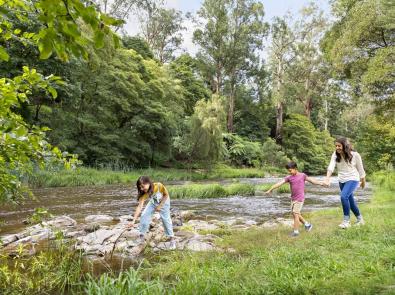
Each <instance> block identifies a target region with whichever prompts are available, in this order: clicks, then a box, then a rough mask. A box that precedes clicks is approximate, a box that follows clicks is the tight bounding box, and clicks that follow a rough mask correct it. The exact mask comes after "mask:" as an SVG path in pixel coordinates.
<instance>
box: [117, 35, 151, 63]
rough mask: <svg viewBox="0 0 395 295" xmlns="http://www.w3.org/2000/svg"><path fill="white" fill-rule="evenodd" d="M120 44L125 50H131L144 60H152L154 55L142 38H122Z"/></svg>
mask: <svg viewBox="0 0 395 295" xmlns="http://www.w3.org/2000/svg"><path fill="white" fill-rule="evenodd" d="M122 44H123V46H124V47H125V48H127V49H133V50H134V51H136V52H137V53H139V54H140V55H141V56H142V57H143V58H144V59H147V58H154V54H153V53H152V51H151V48H150V47H149V44H148V43H147V42H146V41H145V40H144V39H142V38H140V37H137V36H124V37H123V38H122Z"/></svg>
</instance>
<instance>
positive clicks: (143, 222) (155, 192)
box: [130, 176, 176, 249]
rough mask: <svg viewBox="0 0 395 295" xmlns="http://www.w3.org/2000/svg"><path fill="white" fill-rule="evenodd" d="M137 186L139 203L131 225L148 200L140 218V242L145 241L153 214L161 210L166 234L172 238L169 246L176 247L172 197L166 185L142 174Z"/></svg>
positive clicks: (132, 224)
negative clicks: (154, 181)
mask: <svg viewBox="0 0 395 295" xmlns="http://www.w3.org/2000/svg"><path fill="white" fill-rule="evenodd" d="M136 186H137V191H138V195H137V200H138V202H139V203H138V205H137V208H136V211H135V213H134V217H133V221H132V222H131V224H130V226H134V223H135V221H136V219H137V218H138V216H139V215H140V213H141V210H142V209H143V206H144V202H145V201H146V200H148V203H147V206H146V207H145V209H144V211H143V213H142V214H141V218H140V226H139V231H140V239H139V240H140V242H141V243H142V242H144V235H145V234H146V233H147V231H148V228H149V225H150V223H151V218H152V215H153V214H154V212H159V213H160V217H161V219H162V222H163V227H164V229H165V234H166V236H167V237H169V238H170V246H169V248H170V249H175V248H176V244H175V240H174V233H173V224H172V221H171V217H170V197H169V193H168V192H167V189H166V187H165V186H164V185H163V184H162V183H160V182H156V183H153V182H152V181H151V179H150V178H149V177H148V176H140V177H139V179H138V180H137V183H136Z"/></svg>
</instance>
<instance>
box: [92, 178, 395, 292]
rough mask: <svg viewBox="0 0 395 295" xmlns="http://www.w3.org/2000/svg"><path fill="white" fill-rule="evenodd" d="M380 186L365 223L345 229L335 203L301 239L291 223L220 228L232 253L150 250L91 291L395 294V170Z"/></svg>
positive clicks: (105, 277)
mask: <svg viewBox="0 0 395 295" xmlns="http://www.w3.org/2000/svg"><path fill="white" fill-rule="evenodd" d="M374 183H375V184H376V189H375V193H374V197H373V199H372V201H371V202H370V203H369V204H364V205H362V206H361V210H362V212H363V214H364V217H365V219H366V222H367V224H366V225H365V226H363V227H352V228H350V229H349V230H341V229H339V228H338V227H337V225H338V223H339V221H341V209H340V208H337V209H333V210H325V211H318V212H314V213H311V214H309V215H307V217H308V219H309V220H310V221H311V222H312V223H313V224H314V229H313V231H312V232H309V233H305V232H303V233H302V234H301V236H300V237H298V238H296V239H295V238H290V237H289V232H290V229H289V228H285V227H284V228H275V229H256V230H248V231H232V232H229V231H219V230H218V231H216V232H213V233H214V234H217V235H218V236H219V239H218V240H217V241H218V243H219V244H220V245H221V246H226V247H231V248H233V249H234V250H235V251H234V253H218V252H207V253H187V252H174V253H168V254H163V253H161V254H160V255H156V254H152V255H151V258H150V259H149V260H147V261H146V263H143V264H142V265H141V267H140V269H139V271H138V272H139V273H138V274H136V273H135V272H134V271H129V272H126V273H123V274H121V275H119V276H118V277H112V276H110V275H103V276H102V277H101V278H100V279H99V280H97V279H91V280H88V281H87V282H86V283H85V285H84V286H85V290H86V292H87V293H89V294H99V290H107V291H106V292H104V293H100V294H112V293H113V292H115V290H120V291H121V292H120V293H118V294H127V293H128V292H130V291H131V290H133V284H131V287H128V283H133V282H135V284H136V285H137V286H136V288H137V287H138V289H139V290H145V292H147V293H150V294H161V293H162V292H163V291H164V290H166V292H168V293H175V294H197V293H199V294H241V293H244V294H394V292H395V286H394V285H395V279H394V278H395V270H394V266H395V264H394V261H395V256H394V253H395V230H394V229H395V218H394V215H393V212H394V209H395V201H394V199H393V195H394V193H395V173H392V174H388V173H387V174H386V173H382V174H377V175H376V176H375V177H374ZM144 284H145V289H144V288H143V287H142V286H143V285H144ZM129 288H131V289H129Z"/></svg>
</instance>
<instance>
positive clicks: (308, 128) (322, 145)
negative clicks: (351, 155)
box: [283, 114, 333, 174]
mask: <svg viewBox="0 0 395 295" xmlns="http://www.w3.org/2000/svg"><path fill="white" fill-rule="evenodd" d="M283 132H284V133H283V134H284V139H283V144H284V148H285V152H286V154H287V156H288V157H289V158H291V159H292V160H294V161H296V162H297V164H298V166H299V167H304V171H306V172H308V173H312V174H319V173H325V171H326V168H327V165H328V163H329V160H330V155H331V153H332V152H333V139H332V138H331V137H330V135H329V133H328V132H326V131H318V130H316V129H315V128H314V126H313V124H312V123H311V122H310V121H309V119H308V118H306V117H305V116H303V115H297V114H294V115H290V116H289V118H288V119H287V120H286V121H285V123H284V129H283Z"/></svg>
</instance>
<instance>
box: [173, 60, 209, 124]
mask: <svg viewBox="0 0 395 295" xmlns="http://www.w3.org/2000/svg"><path fill="white" fill-rule="evenodd" d="M170 71H171V73H172V76H173V77H174V78H176V79H178V80H179V81H180V82H181V85H182V90H183V91H184V98H185V106H184V109H185V114H186V115H187V116H190V115H192V113H193V109H194V107H195V105H196V103H197V102H198V101H199V100H202V99H204V100H208V99H209V98H210V97H211V93H210V91H209V90H208V89H207V88H206V86H205V85H204V82H203V79H202V77H201V74H200V70H199V67H198V62H197V60H196V59H194V58H193V57H191V56H190V55H189V54H182V55H180V56H179V57H177V58H176V59H175V60H174V61H172V62H171V63H170Z"/></svg>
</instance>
